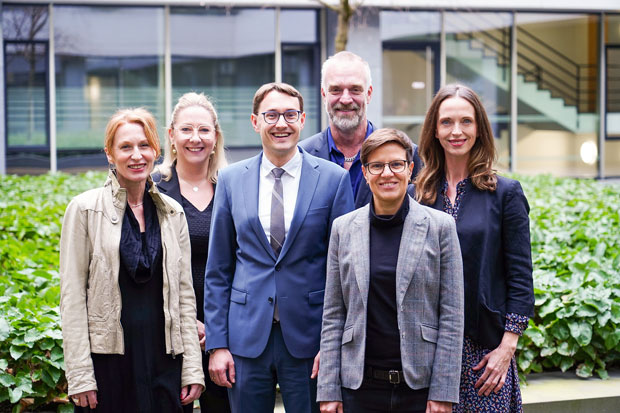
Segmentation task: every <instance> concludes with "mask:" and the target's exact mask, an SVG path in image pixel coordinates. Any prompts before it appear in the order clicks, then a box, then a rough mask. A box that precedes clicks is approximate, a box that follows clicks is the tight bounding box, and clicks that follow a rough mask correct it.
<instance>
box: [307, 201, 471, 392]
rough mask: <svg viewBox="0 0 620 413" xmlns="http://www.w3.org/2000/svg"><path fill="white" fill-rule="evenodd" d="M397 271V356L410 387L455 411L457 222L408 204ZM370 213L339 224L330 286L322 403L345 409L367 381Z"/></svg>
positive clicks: (459, 328)
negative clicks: (348, 393)
mask: <svg viewBox="0 0 620 413" xmlns="http://www.w3.org/2000/svg"><path fill="white" fill-rule="evenodd" d="M407 200H408V202H409V205H410V209H409V213H408V215H407V217H406V218H405V223H404V228H403V235H402V238H401V242H400V250H399V252H398V262H397V264H396V300H397V308H398V326H399V330H400V337H401V339H400V354H401V360H402V365H403V371H404V375H405V381H406V382H407V384H408V385H409V387H411V388H412V389H422V388H425V387H428V388H429V400H435V401H447V402H453V403H458V400H459V379H460V375H461V350H462V344H463V265H462V260H461V249H460V247H459V240H458V237H457V234H456V226H455V223H454V219H453V218H452V217H450V216H449V215H448V214H445V213H443V212H440V211H436V210H433V209H431V208H428V207H425V206H422V205H420V204H418V203H417V202H416V201H414V200H413V199H412V198H410V197H409V196H407V198H406V201H407ZM369 208H370V207H369V205H366V206H365V207H363V208H360V209H357V210H355V211H353V212H350V213H348V214H346V215H343V216H341V217H339V218H338V219H336V220H335V221H334V223H333V227H332V233H331V238H330V243H329V253H328V258H327V284H326V286H325V305H324V309H323V327H322V330H321V366H320V370H319V379H318V394H317V401H340V400H342V396H341V386H342V387H346V388H350V389H358V388H359V387H360V386H361V384H362V379H363V376H364V353H365V349H366V320H367V304H368V288H369V281H370V274H369V268H370V261H369V253H368V246H369V237H370V220H369Z"/></svg>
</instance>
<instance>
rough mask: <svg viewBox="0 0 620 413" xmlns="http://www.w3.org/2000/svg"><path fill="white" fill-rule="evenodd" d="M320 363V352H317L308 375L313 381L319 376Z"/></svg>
mask: <svg viewBox="0 0 620 413" xmlns="http://www.w3.org/2000/svg"><path fill="white" fill-rule="evenodd" d="M320 362H321V352H320V351H319V352H318V353H316V356H314V363H313V364H312V374H311V375H310V378H311V379H315V378H316V376H318V375H319V364H320Z"/></svg>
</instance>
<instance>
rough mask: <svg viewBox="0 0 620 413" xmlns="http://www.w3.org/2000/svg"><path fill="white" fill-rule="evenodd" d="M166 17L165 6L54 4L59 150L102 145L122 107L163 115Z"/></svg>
mask: <svg viewBox="0 0 620 413" xmlns="http://www.w3.org/2000/svg"><path fill="white" fill-rule="evenodd" d="M163 17H164V15H163V9H162V8H139V7H123V8H113V7H78V6H75V7H73V6H56V7H55V9H54V37H55V46H56V111H57V131H58V148H59V149H62V148H71V149H75V148H84V149H89V148H90V149H100V148H101V147H102V146H103V135H104V131H105V125H106V124H107V121H108V119H109V117H110V115H112V114H113V113H114V112H115V111H116V110H117V109H118V108H120V107H136V106H143V107H145V108H147V109H148V110H150V111H151V112H152V113H153V114H154V115H155V116H156V118H157V119H158V120H160V121H161V120H163V119H164V116H163V105H164V87H163V21H164V19H163ZM160 126H161V124H160ZM59 165H61V163H60V161H59Z"/></svg>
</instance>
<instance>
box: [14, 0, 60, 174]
mask: <svg viewBox="0 0 620 413" xmlns="http://www.w3.org/2000/svg"><path fill="white" fill-rule="evenodd" d="M2 35H3V37H4V69H5V99H6V100H5V103H6V109H5V113H4V116H5V122H6V123H5V126H6V149H7V156H6V166H7V172H8V173H41V172H45V171H47V170H49V168H50V159H49V156H50V153H49V138H48V131H49V128H48V103H49V102H48V91H47V77H48V71H47V67H48V66H47V64H48V59H47V53H48V42H47V39H48V37H49V26H48V8H47V7H46V6H17V5H14V6H13V5H3V6H2Z"/></svg>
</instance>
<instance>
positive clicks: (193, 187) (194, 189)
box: [179, 177, 202, 192]
mask: <svg viewBox="0 0 620 413" xmlns="http://www.w3.org/2000/svg"><path fill="white" fill-rule="evenodd" d="M179 180H181V181H183V182H185V183H186V184H187V185H189V186H190V187H191V188H192V191H194V192H198V185H201V184H202V182H201V183H200V184H198V185H192V184H191V183H189V182H188V181H186V180H185V179H183V178H181V177H179Z"/></svg>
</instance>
